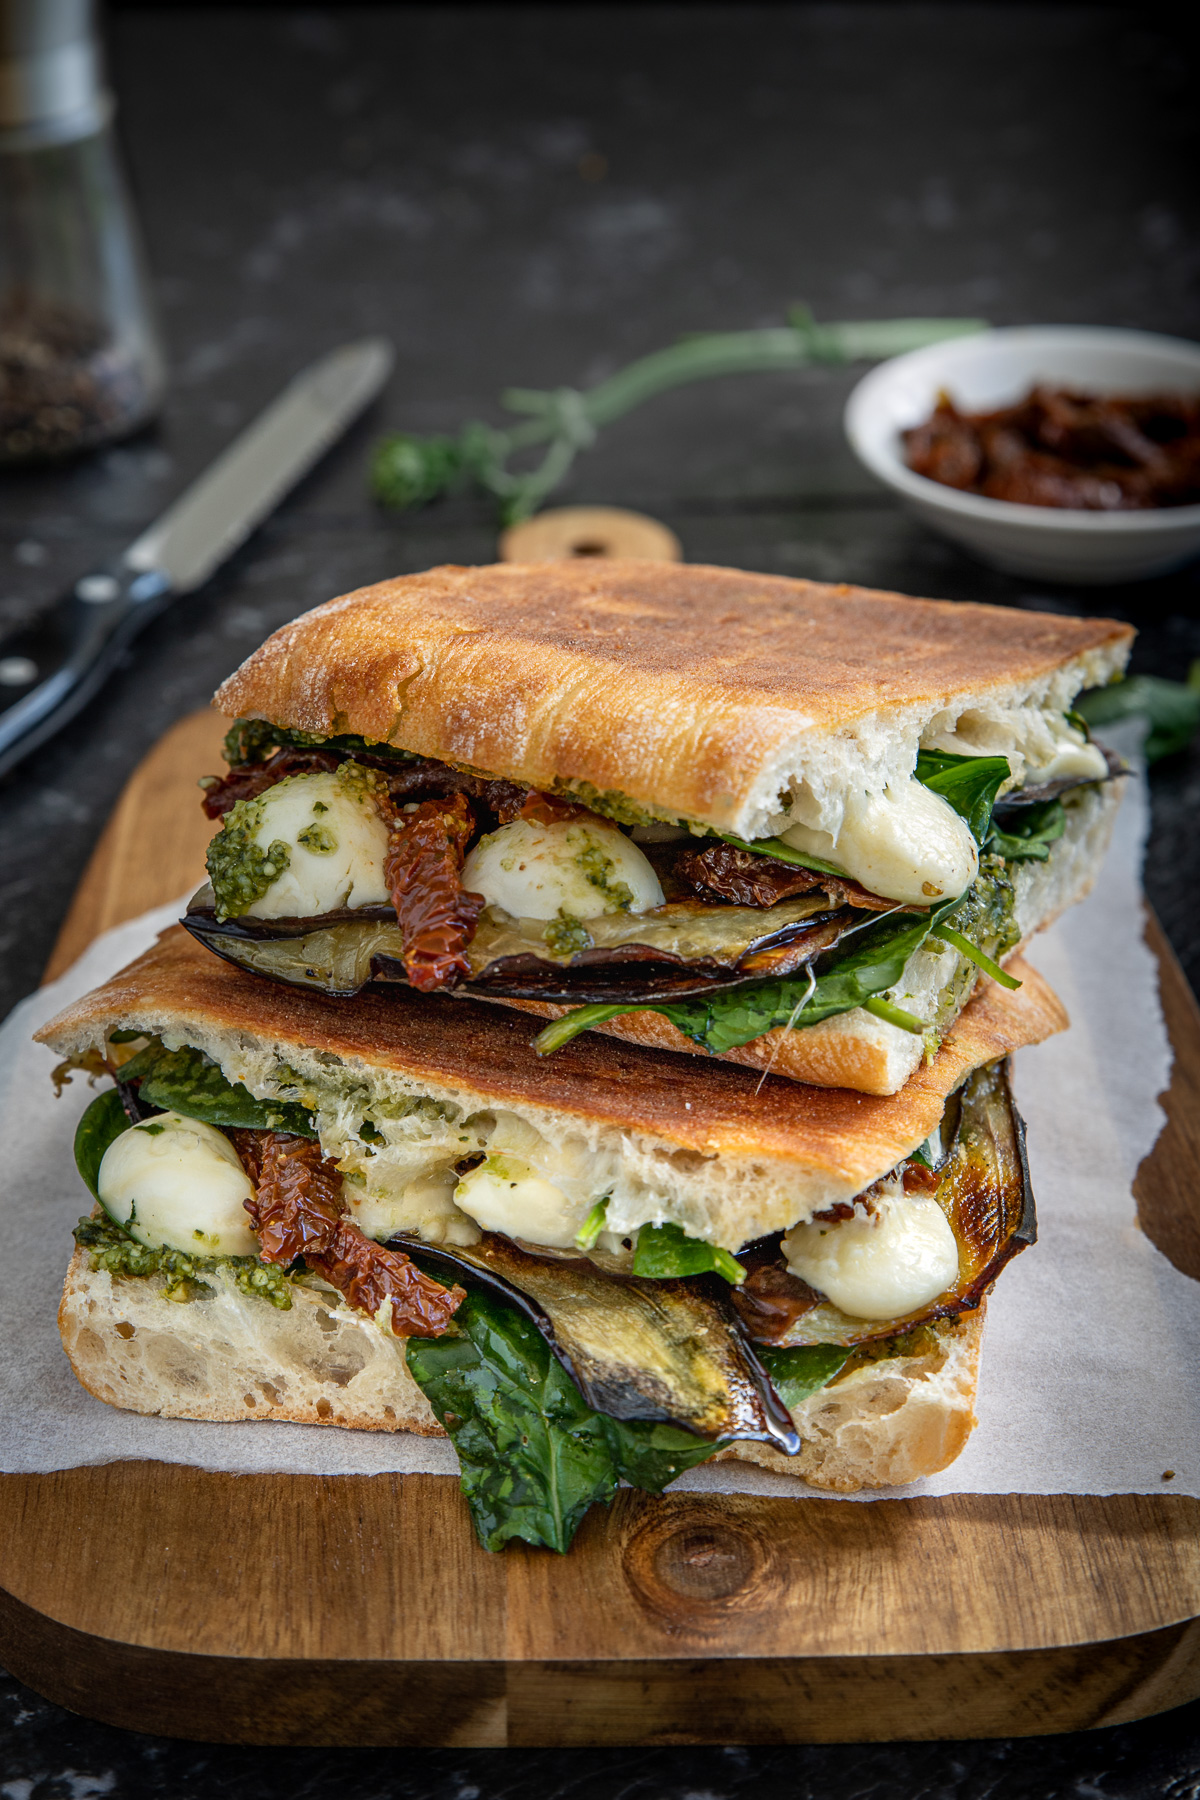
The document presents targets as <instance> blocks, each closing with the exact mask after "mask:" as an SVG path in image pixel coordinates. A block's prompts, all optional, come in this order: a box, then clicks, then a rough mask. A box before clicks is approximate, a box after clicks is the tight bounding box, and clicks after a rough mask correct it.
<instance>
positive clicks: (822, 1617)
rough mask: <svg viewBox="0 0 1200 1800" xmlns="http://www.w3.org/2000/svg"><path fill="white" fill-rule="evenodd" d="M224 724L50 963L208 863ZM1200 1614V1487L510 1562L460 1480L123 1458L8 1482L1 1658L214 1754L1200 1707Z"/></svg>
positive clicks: (717, 1515) (1173, 1112)
mask: <svg viewBox="0 0 1200 1800" xmlns="http://www.w3.org/2000/svg"><path fill="white" fill-rule="evenodd" d="M220 736H221V721H219V720H218V719H216V718H215V717H214V716H213V715H212V714H208V713H204V714H197V715H195V716H193V717H190V718H187V719H184V720H182V721H180V723H179V724H178V725H177V726H175V727H174V729H173V730H172V731H171V732H170V733H169V734H168V735H167V736H166V737H165V738H164V739H163V740H162V742H161V743H160V744H159V745H158V746H157V747H156V748H155V750H154V751H153V752H152V753H151V754H150V756H149V757H148V758H147V759H146V761H145V762H144V763H143V764H142V766H141V768H140V769H139V770H138V771H137V773H136V774H135V775H134V777H133V779H132V780H131V782H130V784H129V787H128V788H127V789H126V792H125V794H124V795H123V796H122V799H121V801H120V803H119V805H118V807H117V809H116V811H115V812H114V814H113V817H112V819H111V821H110V823H109V825H108V827H107V829H106V831H105V833H104V835H103V836H102V838H101V840H100V842H99V844H98V845H97V848H96V852H95V855H94V857H93V860H92V863H91V865H90V867H89V869H88V870H87V873H86V874H85V877H84V880H83V882H82V883H81V885H80V888H79V891H78V894H77V895H76V898H75V902H74V905H73V906H72V909H71V912H70V913H69V915H68V917H67V920H66V923H65V924H64V926H63V931H62V936H61V938H60V940H59V944H58V946H57V948H56V950H55V953H54V956H53V958H52V959H51V963H50V965H49V968H48V970H47V975H48V976H50V975H53V974H56V973H59V972H61V970H62V969H63V968H64V967H66V966H67V965H68V964H69V962H70V961H71V960H72V959H73V957H74V956H76V955H77V954H78V953H79V951H80V950H82V949H83V948H85V947H86V945H87V944H88V943H89V942H90V941H91V940H92V938H93V937H94V936H95V935H96V934H97V933H98V932H100V931H102V930H105V929H107V928H108V927H109V926H112V925H116V924H119V923H121V922H122V921H123V920H125V919H127V918H130V917H133V916H136V915H137V914H138V913H140V912H142V911H144V910H145V909H146V908H148V907H150V906H154V905H158V904H161V903H163V902H164V901H167V900H169V899H171V898H173V897H174V896H176V895H178V894H180V893H182V892H183V891H184V890H185V889H186V887H187V886H188V884H189V882H191V881H196V882H197V883H198V882H199V881H200V880H201V879H202V877H203V852H204V844H205V841H206V838H207V836H208V834H209V831H210V829H211V827H210V826H209V825H208V822H207V821H206V820H205V819H204V817H203V814H202V813H201V811H200V808H199V806H198V804H197V799H196V786H195V784H196V781H197V780H198V778H199V776H200V775H201V774H204V773H206V772H210V771H212V770H215V769H216V768H217V767H218V766H219V760H220V759H219V746H220ZM1151 942H1152V943H1153V944H1154V947H1155V948H1156V950H1157V951H1158V954H1159V959H1160V966H1161V970H1162V987H1163V1000H1164V1008H1165V1011H1166V1016H1167V1020H1168V1024H1169V1027H1170V1029H1171V1033H1172V1038H1173V1041H1174V1043H1175V1046H1176V1064H1175V1070H1174V1074H1173V1078H1172V1085H1171V1090H1170V1093H1169V1094H1168V1096H1166V1099H1165V1104H1166V1107H1167V1112H1168V1118H1169V1123H1168V1127H1167V1129H1166V1130H1165V1131H1164V1133H1163V1135H1162V1137H1161V1138H1160V1140H1159V1143H1158V1145H1157V1146H1156V1147H1155V1150H1154V1152H1153V1153H1152V1155H1151V1156H1150V1157H1148V1158H1147V1159H1146V1161H1145V1162H1144V1163H1143V1165H1142V1168H1141V1170H1140V1171H1139V1174H1138V1180H1137V1187H1136V1192H1137V1199H1138V1206H1139V1216H1140V1218H1141V1221H1142V1224H1143V1226H1144V1228H1145V1230H1146V1231H1147V1233H1148V1234H1149V1236H1150V1237H1151V1238H1152V1239H1153V1240H1154V1242H1155V1243H1156V1244H1158V1245H1159V1246H1160V1248H1161V1249H1163V1250H1164V1252H1165V1253H1166V1254H1167V1255H1168V1256H1170V1257H1171V1258H1172V1260H1173V1261H1174V1262H1175V1263H1176V1264H1177V1266H1179V1267H1180V1268H1183V1269H1185V1270H1186V1271H1187V1272H1188V1273H1190V1274H1192V1275H1195V1276H1200V1173H1198V1170H1200V1127H1198V1125H1197V1120H1198V1118H1200V1016H1198V1014H1197V1010H1196V1006H1195V1002H1194V1000H1193V999H1192V996H1191V994H1190V991H1189V990H1188V988H1187V986H1186V984H1185V983H1184V981H1183V978H1182V976H1181V975H1180V973H1179V970H1178V967H1177V965H1176V964H1175V962H1174V959H1173V957H1172V956H1171V954H1170V951H1169V949H1168V948H1167V947H1166V945H1165V943H1164V942H1163V940H1162V938H1161V934H1158V933H1157V931H1156V928H1153V927H1152V929H1151ZM64 1261H65V1252H64ZM262 1429H269V1427H267V1426H264V1427H262ZM118 1521H119V1529H118V1528H115V1524H116V1522H118ZM1197 1615H1200V1501H1195V1500H1191V1499H1188V1498H1186V1497H1183V1496H1171V1495H1169V1494H1164V1495H1162V1496H1161V1497H1159V1496H1116V1497H1110V1498H1097V1497H1087V1496H1031V1495H1003V1496H995V1495H957V1496H952V1497H948V1498H943V1499H925V1500H905V1501H894V1500H890V1501H877V1502H875V1503H872V1504H845V1503H838V1502H832V1501H828V1500H820V1499H814V1500H799V1501H795V1500H773V1499H759V1498H754V1497H751V1496H746V1495H729V1496H712V1495H705V1496H701V1495H680V1496H678V1497H671V1496H667V1497H664V1498H661V1499H655V1498H653V1497H651V1496H649V1495H645V1494H640V1493H635V1492H632V1491H622V1492H621V1493H620V1494H619V1495H618V1497H617V1499H616V1501H615V1503H614V1505H613V1506H612V1507H611V1508H610V1509H608V1510H604V1509H602V1508H595V1509H593V1511H592V1513H591V1514H590V1515H589V1516H588V1518H587V1519H586V1520H585V1522H584V1525H583V1528H582V1529H581V1531H580V1533H579V1536H578V1538H577V1539H576V1542H575V1546H574V1548H573V1549H572V1551H571V1553H570V1554H569V1555H568V1556H566V1557H557V1556H554V1555H552V1554H551V1553H549V1552H544V1551H538V1550H533V1549H529V1548H527V1547H525V1546H521V1545H512V1546H510V1547H509V1548H508V1549H507V1550H506V1551H505V1552H504V1553H503V1555H500V1556H489V1555H487V1554H486V1553H485V1552H484V1551H482V1550H481V1549H480V1548H479V1547H478V1545H477V1544H476V1542H475V1539H474V1536H473V1534H472V1532H471V1528H470V1523H469V1520H468V1518H467V1513H466V1508H465V1507H464V1506H463V1505H462V1503H461V1501H460V1499H459V1496H458V1492H457V1485H456V1484H455V1483H453V1482H451V1481H449V1480H448V1479H445V1478H439V1477H436V1476H428V1475H415V1476H398V1475H386V1476H374V1477H367V1476H362V1477H326V1478H321V1477H311V1476H292V1475H258V1476H248V1475H241V1476H234V1475H220V1474H214V1473H211V1472H205V1471H200V1470H196V1469H190V1468H184V1467H176V1466H173V1465H169V1464H160V1463H115V1464H110V1465H106V1466H102V1467H93V1468H79V1469H67V1470H60V1471H57V1472H55V1473H53V1474H48V1475H25V1476H4V1477H0V1659H2V1660H3V1661H4V1662H5V1663H6V1664H7V1666H8V1667H10V1668H11V1669H12V1670H13V1672H14V1673H15V1674H17V1675H18V1676H20V1677H21V1678H22V1679H23V1680H25V1681H27V1682H28V1683H29V1684H30V1685H31V1686H33V1687H34V1688H36V1689H37V1690H38V1691H39V1692H41V1693H44V1694H46V1695H47V1696H48V1697H49V1698H51V1699H54V1700H57V1701H59V1702H60V1703H62V1704H63V1705H66V1706H69V1707H73V1708H74V1709H76V1710H77V1711H79V1712H83V1713H85V1714H88V1715H89V1716H92V1717H95V1718H99V1719H103V1720H106V1721H108V1722H110V1723H113V1724H118V1725H123V1726H127V1727H131V1728H134V1729H138V1730H142V1731H155V1732H164V1733H168V1734H171V1735H175V1736H179V1737H192V1738H201V1739H207V1740H212V1741H221V1742H238V1743H247V1742H256V1743H288V1744H352V1743H353V1744H396V1745H405V1744H413V1745H417V1744H426V1745H432V1744H442V1745H452V1746H466V1745H502V1744H511V1745H550V1744H563V1745H567V1744H573V1745H586V1744H668V1743H713V1744H720V1743H789V1742H839V1741H846V1740H858V1741H878V1740H886V1739H895V1738H939V1737H940V1738H961V1737H965V1736H980V1737H993V1736H1006V1735H1019V1734H1031V1733H1041V1732H1058V1731H1070V1730H1075V1729H1079V1728H1080V1727H1086V1726H1095V1725H1102V1724H1115V1723H1118V1722H1122V1721H1125V1720H1129V1719H1136V1718H1141V1717H1144V1716H1146V1715H1147V1714H1150V1713H1153V1712H1157V1711H1161V1710H1163V1709H1164V1708H1166V1707H1170V1706H1175V1705H1178V1704H1181V1703H1182V1702H1184V1701H1185V1700H1189V1699H1192V1698H1194V1697H1196V1696H1197V1695H1198V1694H1200V1618H1198V1617H1197Z"/></svg>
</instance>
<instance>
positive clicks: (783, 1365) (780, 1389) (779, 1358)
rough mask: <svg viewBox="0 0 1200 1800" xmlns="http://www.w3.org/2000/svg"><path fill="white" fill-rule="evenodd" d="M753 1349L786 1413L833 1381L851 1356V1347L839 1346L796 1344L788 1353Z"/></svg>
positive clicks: (785, 1351) (786, 1351)
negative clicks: (785, 1408) (786, 1409)
mask: <svg viewBox="0 0 1200 1800" xmlns="http://www.w3.org/2000/svg"><path fill="white" fill-rule="evenodd" d="M756 1348H757V1352H758V1360H759V1362H760V1363H761V1364H762V1366H763V1368H764V1369H765V1370H766V1371H767V1374H768V1375H769V1376H770V1377H771V1386H772V1387H773V1388H774V1389H775V1392H776V1393H777V1394H778V1395H779V1398H780V1399H781V1400H782V1401H783V1404H784V1405H785V1406H786V1407H787V1408H788V1409H789V1411H790V1410H791V1409H792V1408H794V1407H797V1406H799V1405H800V1404H801V1402H802V1401H804V1400H807V1399H808V1398H809V1396H810V1395H812V1394H815V1393H817V1392H818V1391H819V1389H821V1388H823V1387H824V1386H825V1384H826V1382H828V1381H832V1380H833V1378H834V1376H835V1375H836V1374H837V1372H838V1370H839V1369H840V1368H841V1367H842V1365H843V1364H844V1363H845V1362H846V1361H847V1360H848V1358H849V1357H851V1356H852V1355H853V1354H854V1351H853V1348H852V1347H847V1346H844V1345H842V1344H799V1345H797V1346H796V1347H795V1348H793V1349H791V1350H766V1349H763V1348H761V1347H758V1346H756Z"/></svg>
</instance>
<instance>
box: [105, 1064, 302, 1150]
mask: <svg viewBox="0 0 1200 1800" xmlns="http://www.w3.org/2000/svg"><path fill="white" fill-rule="evenodd" d="M121 1080H122V1081H125V1082H128V1081H138V1082H140V1083H141V1086H140V1088H139V1090H138V1097H139V1099H140V1100H142V1101H143V1103H144V1104H145V1105H147V1106H157V1107H160V1108H161V1109H162V1110H163V1111H164V1112H178V1113H183V1114H184V1115H185V1117H186V1118H189V1119H201V1120H203V1122H204V1123H205V1124H206V1125H218V1126H221V1127H223V1128H225V1129H226V1130H231V1129H241V1130H243V1131H290V1132H293V1133H294V1134H295V1135H296V1136H297V1137H310V1138H311V1137H316V1135H317V1134H316V1130H315V1129H314V1126H313V1122H312V1115H311V1114H310V1113H308V1112H306V1111H305V1109H304V1107H302V1106H296V1105H294V1104H293V1103H292V1102H290V1101H286V1100H256V1099H255V1098H254V1095H253V1094H252V1093H251V1092H250V1090H249V1089H248V1088H245V1087H243V1086H242V1084H241V1082H240V1081H239V1082H237V1083H234V1082H230V1081H226V1079H225V1077H224V1075H222V1073H221V1071H220V1068H219V1067H218V1065H217V1064H216V1063H215V1062H213V1060H212V1058H211V1057H208V1056H205V1054H204V1052H203V1051H202V1050H193V1049H191V1048H190V1047H189V1046H184V1048H183V1049H181V1050H167V1049H165V1048H164V1047H163V1045H162V1044H151V1045H150V1046H149V1047H148V1048H147V1049H145V1050H141V1051H139V1052H138V1054H137V1055H136V1056H135V1057H132V1058H131V1059H130V1061H129V1062H127V1063H125V1064H124V1065H123V1067H122V1069H121ZM119 1104H120V1102H119V1101H118V1105H119ZM84 1117H85V1118H86V1117H87V1114H86V1113H85V1114H84ZM85 1180H86V1176H85Z"/></svg>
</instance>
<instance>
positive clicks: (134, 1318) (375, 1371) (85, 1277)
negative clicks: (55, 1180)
mask: <svg viewBox="0 0 1200 1800" xmlns="http://www.w3.org/2000/svg"><path fill="white" fill-rule="evenodd" d="M205 1280H206V1283H207V1285H209V1286H210V1288H211V1290H212V1291H211V1292H210V1293H208V1294H204V1295H200V1296H198V1297H197V1298H196V1299H193V1300H188V1301H186V1302H182V1303H181V1302H178V1301H174V1300H168V1299H167V1298H166V1294H165V1292H164V1283H163V1280H162V1278H161V1276H158V1275H151V1276H136V1277H128V1276H113V1275H110V1274H109V1273H108V1272H107V1270H104V1269H99V1270H92V1268H91V1267H90V1259H89V1257H88V1256H87V1255H86V1253H85V1252H84V1251H82V1250H76V1252H75V1254H74V1256H73V1257H72V1258H71V1263H70V1267H69V1268H68V1270H67V1278H66V1283H65V1285H64V1288H63V1297H62V1304H61V1305H60V1307H59V1312H58V1328H59V1331H60V1333H61V1335H62V1341H63V1348H64V1349H65V1350H66V1353H67V1356H68V1358H69V1359H70V1363H71V1367H72V1368H73V1369H74V1371H75V1373H76V1375H77V1376H78V1378H79V1380H80V1381H81V1382H82V1383H83V1385H84V1387H85V1388H87V1390H88V1392H89V1393H92V1394H94V1395H95V1396H96V1398H97V1399H98V1400H104V1401H106V1402H107V1403H108V1405H110V1406H120V1407H124V1408H125V1409H126V1410H127V1411H130V1412H139V1413H156V1414H159V1415H161V1416H162V1417H164V1418H171V1419H286V1420H290V1421H291V1422H292V1423H294V1424H299V1425H348V1426H350V1427H352V1428H353V1429H354V1430H358V1431H415V1432H419V1433H421V1434H422V1435H424V1436H427V1437H442V1436H443V1435H444V1433H443V1431H442V1428H441V1426H440V1425H439V1424H438V1422H437V1420H436V1419H435V1418H434V1416H433V1411H432V1409H431V1407H430V1405H429V1402H428V1401H427V1400H426V1398H425V1396H424V1394H423V1393H422V1392H421V1390H420V1388H419V1387H418V1386H417V1384H416V1382H415V1381H414V1380H413V1379H412V1376H411V1375H410V1374H409V1372H408V1369H407V1367H406V1366H405V1362H404V1349H403V1344H402V1342H401V1340H400V1339H398V1338H396V1337H393V1336H392V1335H391V1334H390V1333H385V1332H384V1331H382V1330H381V1329H380V1327H379V1326H378V1325H376V1323H375V1321H374V1320H373V1319H369V1318H367V1317H365V1316H364V1315H363V1314H361V1313H354V1312H351V1310H350V1308H349V1307H347V1306H345V1305H343V1304H342V1303H341V1301H340V1297H339V1296H338V1295H337V1294H335V1293H334V1292H333V1291H332V1289H331V1290H329V1291H325V1290H324V1289H319V1288H308V1287H301V1286H294V1287H293V1289H292V1305H291V1307H290V1308H289V1309H288V1310H286V1311H283V1310H281V1309H279V1308H278V1307H275V1306H271V1305H270V1304H268V1302H267V1301H265V1300H262V1299H260V1298H258V1297H257V1296H255V1295H250V1294H244V1293H242V1292H241V1291H240V1290H239V1289H238V1288H237V1287H236V1286H235V1284H234V1282H233V1280H232V1279H231V1278H230V1277H228V1276H227V1275H225V1274H224V1273H223V1272H222V1271H221V1270H219V1269H218V1270H217V1271H215V1272H213V1273H211V1274H207V1275H206V1277H205Z"/></svg>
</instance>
